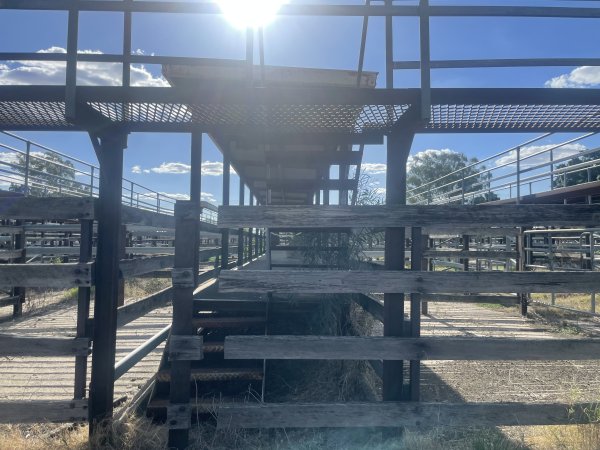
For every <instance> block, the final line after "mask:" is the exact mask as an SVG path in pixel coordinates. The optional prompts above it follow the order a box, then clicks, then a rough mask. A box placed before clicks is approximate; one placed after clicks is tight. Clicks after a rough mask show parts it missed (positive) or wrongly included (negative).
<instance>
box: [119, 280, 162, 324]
mask: <svg viewBox="0 0 600 450" xmlns="http://www.w3.org/2000/svg"><path fill="white" fill-rule="evenodd" d="M172 298H173V288H172V287H168V288H165V289H163V290H161V291H159V292H156V293H154V294H152V295H149V296H148V297H146V298H143V299H141V300H138V301H136V302H134V303H130V304H128V305H125V306H122V307H120V308H119V309H118V310H117V326H119V327H122V326H123V325H126V324H128V323H129V322H132V321H134V320H135V319H138V318H140V317H142V316H144V315H146V313H148V312H149V311H152V310H153V309H156V308H160V307H162V306H164V305H166V304H167V302H169V301H170V300H171V299H172Z"/></svg>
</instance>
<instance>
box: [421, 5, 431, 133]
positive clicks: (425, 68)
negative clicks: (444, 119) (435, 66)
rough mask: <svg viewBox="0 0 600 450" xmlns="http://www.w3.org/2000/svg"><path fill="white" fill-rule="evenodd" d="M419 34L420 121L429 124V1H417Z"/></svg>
mask: <svg viewBox="0 0 600 450" xmlns="http://www.w3.org/2000/svg"><path fill="white" fill-rule="evenodd" d="M419 34H420V45H421V120H423V121H426V122H429V119H431V68H430V66H431V63H430V61H431V50H430V44H429V38H430V33H429V0H420V1H419Z"/></svg>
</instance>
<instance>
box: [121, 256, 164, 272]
mask: <svg viewBox="0 0 600 450" xmlns="http://www.w3.org/2000/svg"><path fill="white" fill-rule="evenodd" d="M174 262H175V257H174V256H172V255H167V256H153V257H150V258H136V259H124V260H121V263H120V264H119V267H120V268H121V272H122V273H123V277H124V278H133V277H137V276H139V275H143V274H145V273H148V272H155V271H157V270H162V269H170V268H172V267H173V264H174Z"/></svg>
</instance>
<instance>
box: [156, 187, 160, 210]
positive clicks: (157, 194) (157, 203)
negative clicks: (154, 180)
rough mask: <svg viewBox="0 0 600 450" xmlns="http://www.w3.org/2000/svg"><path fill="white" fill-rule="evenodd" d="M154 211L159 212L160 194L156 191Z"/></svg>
mask: <svg viewBox="0 0 600 450" xmlns="http://www.w3.org/2000/svg"><path fill="white" fill-rule="evenodd" d="M156 212H157V213H159V214H160V194H159V193H158V192H157V193H156Z"/></svg>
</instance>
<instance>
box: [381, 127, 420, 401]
mask: <svg viewBox="0 0 600 450" xmlns="http://www.w3.org/2000/svg"><path fill="white" fill-rule="evenodd" d="M413 138H414V133H413V132H412V131H411V130H405V131H403V132H397V133H396V134H392V135H390V136H388V138H387V167H388V170H387V173H386V204H387V205H404V204H406V161H407V158H408V154H409V153H410V148H411V145H412V141H413ZM404 260H405V229H404V227H394V228H386V230H385V270H404ZM383 334H384V336H404V335H405V330H404V294H403V293H390V294H384V320H383ZM403 367H404V363H403V361H383V400H384V401H398V400H402V399H405V398H406V397H405V396H404V395H403V392H402V389H403V383H404V381H403Z"/></svg>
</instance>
